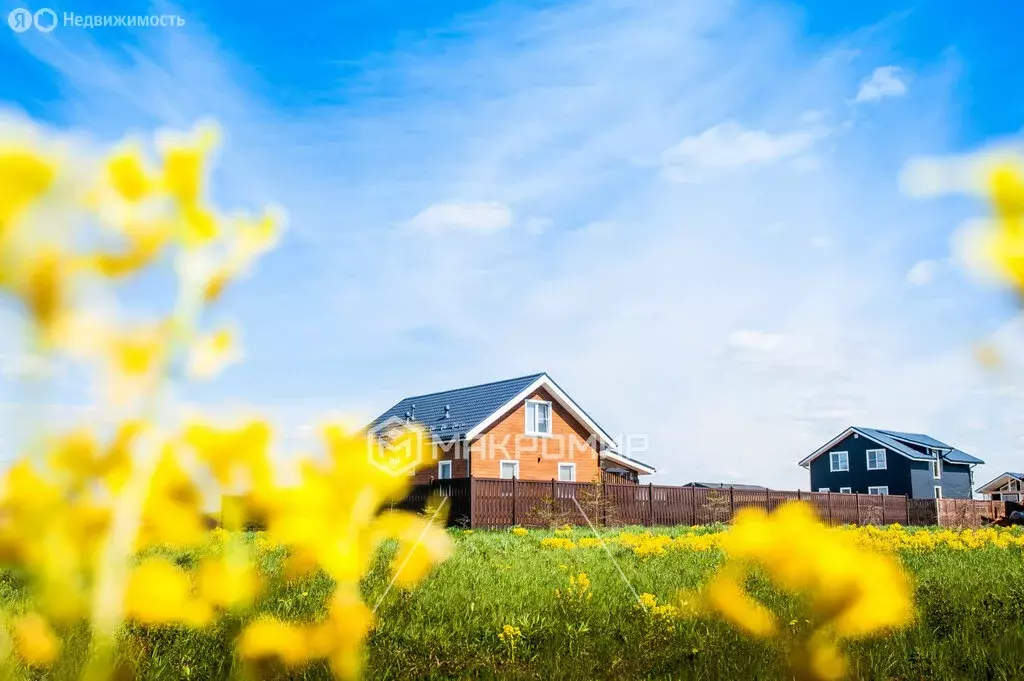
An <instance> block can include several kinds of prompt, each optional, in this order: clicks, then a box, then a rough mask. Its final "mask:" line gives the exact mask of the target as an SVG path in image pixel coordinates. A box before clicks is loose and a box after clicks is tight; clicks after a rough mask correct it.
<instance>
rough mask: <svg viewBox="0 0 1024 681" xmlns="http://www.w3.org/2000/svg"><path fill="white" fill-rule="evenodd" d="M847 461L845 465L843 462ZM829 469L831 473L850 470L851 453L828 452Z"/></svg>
mask: <svg viewBox="0 0 1024 681" xmlns="http://www.w3.org/2000/svg"><path fill="white" fill-rule="evenodd" d="M835 457H838V464H839V465H838V466H836V463H837V461H836V458H835ZM844 461H845V462H846V466H843V462H844ZM828 470H829V472H830V473H846V472H848V471H849V470H850V453H849V452H829V453H828Z"/></svg>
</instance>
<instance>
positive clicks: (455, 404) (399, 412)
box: [367, 372, 544, 440]
mask: <svg viewBox="0 0 1024 681" xmlns="http://www.w3.org/2000/svg"><path fill="white" fill-rule="evenodd" d="M541 376H544V373H543V372H542V373H539V374H530V375H529V376H520V377H518V378H509V379H506V380H504V381H494V382H493V383H482V384H480V385H471V386H468V387H465V388H456V389H454V390H444V391H442V392H437V393H428V394H426V395H415V396H413V397H406V398H405V399H404V400H402V401H400V402H398V403H397V404H395V405H394V406H393V407H391V408H390V409H388V410H387V411H385V412H384V413H383V414H381V415H380V416H378V417H377V418H375V419H374V420H373V421H372V422H371V423H370V425H369V426H367V430H369V431H370V432H375V431H376V430H377V428H378V427H380V426H381V425H382V424H384V422H385V421H389V420H392V419H398V420H401V421H403V422H404V421H406V420H409V421H412V422H415V423H417V424H419V425H421V426H423V427H424V428H426V429H427V430H428V431H429V432H431V433H432V434H433V435H434V437H435V438H437V439H441V440H450V439H452V438H457V437H463V436H465V434H466V433H468V432H469V431H470V430H472V429H473V428H474V427H475V426H476V425H477V424H479V423H480V422H481V421H483V420H484V419H486V418H487V417H488V416H490V415H491V414H493V413H494V412H496V411H498V409H500V408H501V407H502V406H503V405H504V404H505V403H506V402H508V401H509V400H511V399H512V398H513V397H515V396H516V395H518V394H519V393H521V392H522V391H523V390H526V388H527V387H529V386H530V384H532V383H533V382H534V381H536V380H537V379H538V378H540V377H541ZM445 407H448V411H447V415H446V412H445ZM392 422H393V421H392Z"/></svg>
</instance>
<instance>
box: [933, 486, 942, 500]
mask: <svg viewBox="0 0 1024 681" xmlns="http://www.w3.org/2000/svg"><path fill="white" fill-rule="evenodd" d="M935 498H936V499H941V498H942V487H941V486H939V485H935Z"/></svg>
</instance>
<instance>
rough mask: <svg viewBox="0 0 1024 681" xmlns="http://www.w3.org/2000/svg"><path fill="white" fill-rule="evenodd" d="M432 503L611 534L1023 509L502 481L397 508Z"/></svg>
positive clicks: (979, 515)
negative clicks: (794, 504) (766, 515)
mask: <svg viewBox="0 0 1024 681" xmlns="http://www.w3.org/2000/svg"><path fill="white" fill-rule="evenodd" d="M431 497H435V498H437V499H443V500H445V502H446V507H445V509H444V510H446V511H447V518H448V522H449V524H451V525H458V526H462V527H478V528H490V529H498V528H505V527H512V526H515V525H519V526H523V527H550V526H555V525H561V524H564V523H569V524H571V525H587V524H594V525H599V526H607V527H612V526H622V525H646V526H657V525H709V524H712V523H726V522H729V521H730V520H732V518H733V516H734V515H735V513H736V511H738V510H740V509H742V508H745V507H751V506H752V507H756V508H762V509H765V510H768V511H773V510H775V509H776V508H778V506H779V505H781V504H783V503H785V502H787V501H805V502H807V503H809V504H811V505H812V506H813V507H814V508H815V510H816V511H817V512H818V515H819V516H820V517H821V519H822V520H823V521H824V522H826V523H829V524H831V525H887V524H892V523H900V524H902V525H919V526H924V525H944V526H949V527H978V526H980V525H982V524H983V522H984V521H985V520H987V521H991V520H995V519H997V518H1000V517H1002V516H1005V515H1007V514H1008V513H1009V511H1010V510H1013V509H1017V508H1021V507H1020V506H1019V505H1017V504H1010V503H1008V502H998V501H974V500H971V499H908V498H907V497H905V496H902V495H873V494H871V495H869V494H842V493H829V492H802V491H799V492H784V491H777V490H764V491H751V490H736V489H732V488H725V489H707V488H703V487H674V486H668V485H630V484H612V483H597V484H595V483H586V482H558V481H555V480H551V481H538V480H503V479H496V478H472V479H468V478H462V479H453V480H435V481H433V482H432V483H430V484H427V485H416V486H415V487H413V489H412V491H411V492H410V494H409V496H408V497H407V498H406V499H405V500H404V501H403V502H402V503H401V504H396V507H399V508H403V509H406V510H422V509H423V508H424V507H425V505H426V504H427V502H428V499H430V498H431ZM1011 507H1012V508H1011Z"/></svg>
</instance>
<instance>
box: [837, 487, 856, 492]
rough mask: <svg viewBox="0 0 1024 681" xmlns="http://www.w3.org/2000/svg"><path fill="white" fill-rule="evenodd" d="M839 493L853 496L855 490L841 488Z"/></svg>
mask: <svg viewBox="0 0 1024 681" xmlns="http://www.w3.org/2000/svg"><path fill="white" fill-rule="evenodd" d="M839 493H840V494H853V488H852V487H840V488H839Z"/></svg>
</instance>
